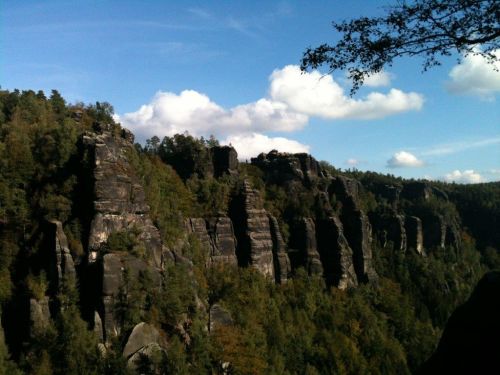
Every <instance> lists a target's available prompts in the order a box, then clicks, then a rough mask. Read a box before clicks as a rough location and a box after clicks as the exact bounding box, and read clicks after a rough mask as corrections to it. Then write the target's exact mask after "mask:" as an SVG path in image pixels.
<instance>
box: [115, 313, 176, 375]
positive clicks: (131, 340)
mask: <svg viewBox="0 0 500 375" xmlns="http://www.w3.org/2000/svg"><path fill="white" fill-rule="evenodd" d="M166 348H167V342H166V340H165V338H164V336H163V335H162V334H161V333H160V331H158V329H156V328H155V327H154V326H153V325H151V324H148V323H144V322H141V323H139V324H137V325H136V326H135V327H134V328H133V329H132V332H131V333H130V336H129V337H128V339H127V343H126V344H125V347H124V349H123V356H124V357H125V358H126V359H127V362H128V366H129V368H131V369H134V370H135V369H137V368H138V366H139V364H140V362H141V361H143V360H144V359H146V360H153V358H154V357H155V356H157V355H158V354H159V355H166Z"/></svg>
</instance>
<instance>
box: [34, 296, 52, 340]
mask: <svg viewBox="0 0 500 375" xmlns="http://www.w3.org/2000/svg"><path fill="white" fill-rule="evenodd" d="M29 306H30V307H29V308H30V323H31V324H30V327H31V328H30V332H31V335H32V336H34V335H36V334H40V333H42V332H43V331H45V329H46V328H47V327H48V326H49V324H50V309H49V297H47V296H45V297H43V298H42V299H40V300H38V299H35V298H31V299H30V301H29Z"/></svg>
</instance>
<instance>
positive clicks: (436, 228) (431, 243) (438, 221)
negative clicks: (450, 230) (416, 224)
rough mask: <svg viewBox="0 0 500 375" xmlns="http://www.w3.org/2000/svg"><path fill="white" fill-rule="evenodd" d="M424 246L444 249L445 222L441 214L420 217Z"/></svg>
mask: <svg viewBox="0 0 500 375" xmlns="http://www.w3.org/2000/svg"><path fill="white" fill-rule="evenodd" d="M422 229H423V233H424V247H425V248H426V249H427V250H428V249H432V248H434V247H439V248H442V249H444V247H445V245H446V222H445V220H444V218H443V217H442V216H441V215H427V216H425V217H423V218H422Z"/></svg>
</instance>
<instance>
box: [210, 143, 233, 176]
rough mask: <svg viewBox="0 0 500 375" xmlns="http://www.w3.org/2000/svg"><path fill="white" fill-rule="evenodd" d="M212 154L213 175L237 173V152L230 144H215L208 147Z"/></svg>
mask: <svg viewBox="0 0 500 375" xmlns="http://www.w3.org/2000/svg"><path fill="white" fill-rule="evenodd" d="M210 154H211V156H212V162H213V169H214V176H215V177H220V176H222V175H223V174H229V175H234V174H236V173H238V153H237V152H236V150H235V149H234V148H233V147H231V146H215V147H212V148H211V149H210Z"/></svg>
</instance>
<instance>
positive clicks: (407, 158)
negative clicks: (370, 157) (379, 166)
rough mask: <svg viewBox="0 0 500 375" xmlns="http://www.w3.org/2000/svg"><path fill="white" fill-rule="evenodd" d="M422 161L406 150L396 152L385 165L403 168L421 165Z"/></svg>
mask: <svg viewBox="0 0 500 375" xmlns="http://www.w3.org/2000/svg"><path fill="white" fill-rule="evenodd" d="M423 165H424V162H423V161H422V160H419V159H418V158H417V157H416V156H415V155H413V154H411V153H409V152H406V151H399V152H396V153H395V154H394V155H393V156H392V157H391V158H390V159H389V160H387V166H388V167H389V168H403V167H422V166H423Z"/></svg>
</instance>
